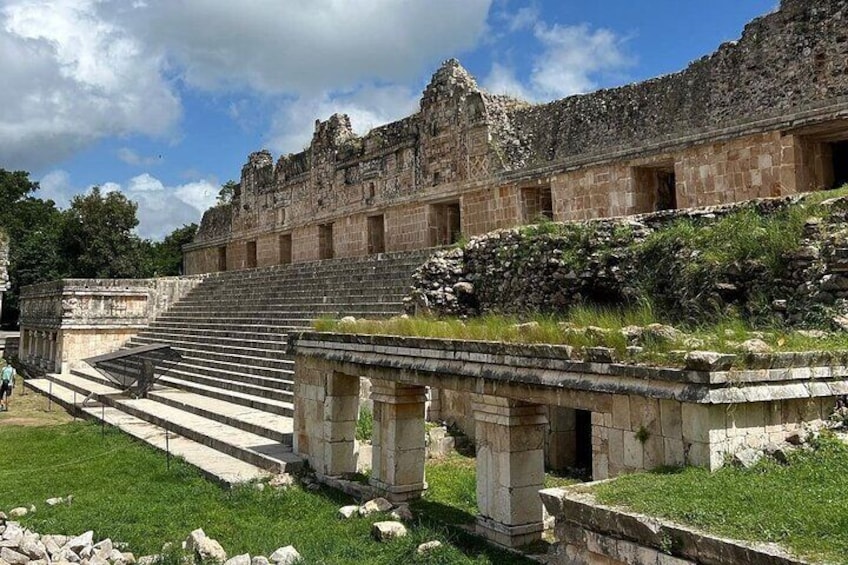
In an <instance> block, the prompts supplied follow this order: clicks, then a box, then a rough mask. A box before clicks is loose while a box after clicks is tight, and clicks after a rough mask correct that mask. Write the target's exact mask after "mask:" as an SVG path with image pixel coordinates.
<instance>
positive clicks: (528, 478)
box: [493, 449, 545, 488]
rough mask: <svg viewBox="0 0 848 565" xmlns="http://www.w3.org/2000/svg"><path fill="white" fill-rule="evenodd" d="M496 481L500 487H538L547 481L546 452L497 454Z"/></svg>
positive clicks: (539, 450) (495, 461)
mask: <svg viewBox="0 0 848 565" xmlns="http://www.w3.org/2000/svg"><path fill="white" fill-rule="evenodd" d="M493 462H494V463H495V465H496V469H497V471H496V473H495V474H496V481H497V482H498V484H500V486H503V487H506V488H515V487H523V486H538V485H542V484H544V481H545V453H544V450H541V449H538V450H534V451H521V452H514V453H510V452H500V453H497V454H495V458H494V461H493Z"/></svg>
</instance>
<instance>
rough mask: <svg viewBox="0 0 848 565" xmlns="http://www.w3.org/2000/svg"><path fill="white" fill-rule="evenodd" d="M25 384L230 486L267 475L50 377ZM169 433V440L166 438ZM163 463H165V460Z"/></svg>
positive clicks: (260, 469) (261, 470)
mask: <svg viewBox="0 0 848 565" xmlns="http://www.w3.org/2000/svg"><path fill="white" fill-rule="evenodd" d="M25 386H26V387H27V388H29V389H31V390H33V391H36V392H38V393H41V394H44V395H47V394H48V391H50V392H51V393H52V395H51V398H52V401H53V402H56V403H57V404H58V405H60V406H63V407H64V408H65V409H66V410H68V411H69V412H73V413H76V414H78V415H81V416H83V417H86V418H90V419H92V420H96V421H100V420H101V418H102V419H103V421H105V422H106V423H107V424H109V425H111V426H114V427H117V428H118V429H120V430H121V431H123V432H124V433H126V434H129V435H131V436H133V437H136V438H138V439H140V440H142V441H145V442H146V443H148V444H150V445H152V446H153V447H156V448H158V449H160V450H162V451H165V449H166V448H167V449H168V450H169V451H170V452H171V454H172V455H175V456H177V457H180V458H182V459H184V460H185V461H186V462H187V463H189V464H190V465H193V466H194V467H197V468H198V469H199V470H200V471H201V473H203V474H204V475H205V476H207V477H208V478H210V479H212V480H214V481H217V482H220V483H223V484H224V485H227V486H232V485H237V484H243V483H246V482H250V481H255V480H258V479H262V478H265V477H267V476H268V472H267V471H265V470H264V469H262V468H260V467H257V466H256V465H252V464H250V463H247V462H245V461H242V460H240V459H237V458H235V457H232V456H230V455H227V454H224V453H222V452H220V451H218V450H216V449H213V448H211V447H208V446H206V445H203V444H202V443H200V442H197V441H194V440H191V439H189V438H186V437H183V436H181V435H176V434H174V433H171V432H170V431H169V432H167V434H166V431H165V428H162V427H160V426H157V425H155V424H152V423H150V422H147V421H145V420H143V419H141V418H138V417H136V416H132V415H129V414H127V413H125V412H122V411H121V410H119V409H118V408H114V407H106V406H103V407H89V408H86V407H82V405H81V402H82V398H80V397H79V395H77V396H76V398H75V396H74V392H73V391H72V390H71V389H69V388H67V387H64V386H62V385H59V384H56V383H53V384H52V385H50V381H48V380H47V379H27V381H26V383H25ZM166 435H167V441H166ZM289 459H292V462H291V463H289V464H288V466H289V468H290V469H291V468H293V467H294V468H296V467H298V466H299V464H300V462H299V461H297V460H295V459H294V458H293V457H291V456H290V457H289ZM163 465H164V463H163Z"/></svg>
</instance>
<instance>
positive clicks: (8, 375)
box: [0, 361, 15, 412]
mask: <svg viewBox="0 0 848 565" xmlns="http://www.w3.org/2000/svg"><path fill="white" fill-rule="evenodd" d="M2 363H3V365H4V366H3V368H2V369H0V410H3V411H5V412H8V411H9V397H10V396H12V389H13V388H15V368H14V367H12V365H11V364H9V363H6V362H5V361H3V362H2Z"/></svg>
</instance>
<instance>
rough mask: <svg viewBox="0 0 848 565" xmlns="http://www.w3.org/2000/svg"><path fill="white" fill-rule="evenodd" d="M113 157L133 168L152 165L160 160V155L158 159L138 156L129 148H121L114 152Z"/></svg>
mask: <svg viewBox="0 0 848 565" xmlns="http://www.w3.org/2000/svg"><path fill="white" fill-rule="evenodd" d="M115 155H117V157H118V159H119V160H120V161H122V162H124V163H126V164H127V165H132V166H134V167H141V166H149V165H153V164H155V163H156V162H157V161H159V160H160V159H161V158H162V157H161V155H160V156H159V157H154V156H152V155H150V156H144V155H140V154H139V153H138V152H137V151H134V150H132V149H130V148H129V147H121V148H120V149H118V150H117V151H116V152H115Z"/></svg>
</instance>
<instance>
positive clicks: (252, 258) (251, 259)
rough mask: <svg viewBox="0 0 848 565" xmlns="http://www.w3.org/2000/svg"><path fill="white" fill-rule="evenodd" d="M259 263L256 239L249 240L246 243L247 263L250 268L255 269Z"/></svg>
mask: <svg viewBox="0 0 848 565" xmlns="http://www.w3.org/2000/svg"><path fill="white" fill-rule="evenodd" d="M257 264H258V262H257V259H256V241H248V242H247V245H245V265H246V266H247V268H248V269H255V268H256V265H257Z"/></svg>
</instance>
